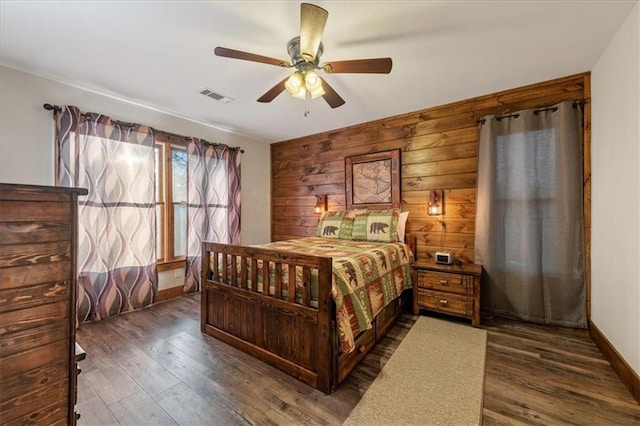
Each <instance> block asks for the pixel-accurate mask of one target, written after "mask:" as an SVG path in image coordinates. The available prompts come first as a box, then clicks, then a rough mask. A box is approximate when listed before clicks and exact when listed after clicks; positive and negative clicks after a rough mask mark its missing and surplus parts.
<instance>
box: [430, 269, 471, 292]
mask: <svg viewBox="0 0 640 426" xmlns="http://www.w3.org/2000/svg"><path fill="white" fill-rule="evenodd" d="M468 278H469V277H466V276H465V275H462V274H452V273H448V272H436V271H418V287H419V288H426V289H430V290H438V291H445V292H451V293H457V294H463V295H470V294H472V289H471V286H470V285H469V284H473V279H471V280H469V279H468Z"/></svg>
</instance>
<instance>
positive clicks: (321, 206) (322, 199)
mask: <svg viewBox="0 0 640 426" xmlns="http://www.w3.org/2000/svg"><path fill="white" fill-rule="evenodd" d="M314 211H315V213H316V214H321V213H322V212H325V211H327V196H326V194H325V195H316V206H315V208H314Z"/></svg>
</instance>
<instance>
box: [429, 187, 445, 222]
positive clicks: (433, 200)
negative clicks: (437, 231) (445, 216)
mask: <svg viewBox="0 0 640 426" xmlns="http://www.w3.org/2000/svg"><path fill="white" fill-rule="evenodd" d="M443 205H444V191H443V190H442V189H433V190H431V191H429V207H428V208H427V211H428V213H429V215H431V216H436V215H441V214H442V211H443Z"/></svg>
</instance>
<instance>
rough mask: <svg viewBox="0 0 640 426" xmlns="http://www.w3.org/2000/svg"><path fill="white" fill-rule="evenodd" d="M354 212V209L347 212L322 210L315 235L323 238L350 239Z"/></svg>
mask: <svg viewBox="0 0 640 426" xmlns="http://www.w3.org/2000/svg"><path fill="white" fill-rule="evenodd" d="M355 213H356V211H355V210H354V211H349V212H345V211H340V212H324V213H323V214H322V217H321V218H320V223H319V224H318V231H317V232H316V235H317V236H318V237H325V238H341V239H343V240H348V239H350V238H351V231H352V230H353V219H354V217H355Z"/></svg>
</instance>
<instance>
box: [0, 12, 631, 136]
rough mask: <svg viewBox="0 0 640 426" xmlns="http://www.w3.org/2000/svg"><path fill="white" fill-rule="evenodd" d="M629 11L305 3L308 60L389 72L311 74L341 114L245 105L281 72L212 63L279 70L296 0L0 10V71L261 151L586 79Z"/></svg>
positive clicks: (318, 105)
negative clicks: (315, 36)
mask: <svg viewBox="0 0 640 426" xmlns="http://www.w3.org/2000/svg"><path fill="white" fill-rule="evenodd" d="M636 2H637V0H629V1H593V0H589V1H579V0H575V1H571V0H568V1H542V0H540V1H526V0H520V1H513V0H512V1H348V2H347V1H315V2H313V3H314V4H316V5H318V6H321V7H323V8H325V9H327V10H328V11H329V18H328V21H327V25H326V28H325V32H324V37H323V43H324V55H323V56H322V62H325V61H326V62H330V61H332V60H345V59H364V58H373V57H386V56H389V57H391V58H392V59H393V69H392V71H391V74H389V75H374V74H332V75H324V74H321V75H322V77H323V78H326V80H327V81H328V82H329V83H330V84H331V86H332V87H333V88H334V89H335V90H336V91H337V92H338V93H339V94H340V95H341V96H342V97H343V98H344V99H345V101H346V104H345V105H343V106H341V107H339V108H336V109H331V108H329V106H328V105H327V104H326V102H325V101H324V100H323V99H322V98H319V99H315V100H313V101H311V105H310V108H311V114H310V116H309V117H306V118H304V117H303V112H304V109H305V105H304V103H305V101H302V100H298V99H294V98H293V97H291V96H290V95H288V94H287V93H286V92H283V93H282V94H280V95H279V96H278V97H277V98H276V99H275V100H274V101H273V102H271V103H269V104H262V103H258V102H256V99H257V98H259V97H260V96H261V95H262V94H264V93H265V92H266V91H267V90H268V89H269V88H271V87H272V86H274V85H275V84H276V83H277V82H279V81H280V80H282V79H283V78H284V77H286V76H287V75H288V74H290V73H291V70H288V69H285V68H280V67H276V66H271V65H266V64H260V63H252V62H247V61H241V60H235V59H228V58H221V57H216V56H214V54H213V49H214V48H215V47H216V46H223V47H228V48H231V49H237V50H244V51H248V52H251V53H256V54H260V55H265V56H271V57H275V58H281V59H289V58H288V56H287V51H286V45H287V42H288V41H289V39H291V38H292V37H294V36H296V35H298V34H299V26H300V2H297V1H208V2H207V1H183V2H180V1H163V2H159V1H157V2H142V1H139V2H136V1H121V2H116V1H103V2H97V1H81V2H54V1H45V2H35V1H7V0H0V64H2V65H5V66H8V67H12V68H16V69H19V70H23V71H27V72H30V73H32V74H36V75H40V76H43V77H47V78H51V79H53V80H57V81H60V82H64V83H68V84H71V85H73V86H76V87H80V88H83V89H88V90H91V91H94V92H98V93H101V94H105V95H109V96H113V97H116V98H119V99H123V100H128V101H130V102H134V103H136V104H140V105H144V106H148V107H151V108H154V109H158V110H161V111H164V112H167V113H170V114H174V115H177V116H180V117H183V118H187V119H190V120H193V121H197V122H200V123H205V124H208V125H211V126H214V127H217V128H222V129H225V130H228V131H231V132H234V133H238V134H241V135H246V136H250V137H254V138H258V139H261V140H265V141H267V142H273V141H280V140H286V139H290V138H294V137H299V136H304V135H309V134H314V133H319V132H322V131H326V130H331V129H336V128H340V127H344V126H349V125H352V124H357V123H362V122H367V121H371V120H375V119H378V118H383V117H388V116H392V115H397V114H401V113H405V112H410V111H416V110H420V109H423V108H428V107H431V106H436V105H442V104H446V103H449V102H454V101H458V100H462V99H467V98H470V97H474V96H479V95H483V94H487V93H492V92H496V91H499V90H504V89H509V88H513V87H518V86H522V85H525V84H530V83H535V82H539V81H544V80H548V79H552V78H556V77H562V76H566V75H570V74H575V73H579V72H583V71H589V70H591V68H592V67H593V65H594V64H595V63H596V61H597V60H598V58H599V56H600V54H601V53H602V52H603V50H604V49H605V47H606V45H607V43H608V42H609V40H610V39H611V38H612V37H613V35H614V34H615V32H616V30H617V29H618V28H619V27H620V25H621V24H622V23H623V22H624V20H625V18H626V17H627V15H628V14H629V13H630V11H631V9H632V8H633V6H634V5H635V3H636ZM205 87H207V88H209V89H212V90H214V91H216V92H219V93H222V94H224V95H226V96H229V97H231V98H234V99H235V101H234V102H232V103H229V104H222V103H219V102H216V101H214V100H212V99H209V98H206V97H204V96H202V95H200V94H199V92H200V90H202V89H203V88H205ZM49 101H50V102H52V103H55V102H56V100H55V99H50V100H49ZM97 112H99V111H97ZM122 119H126V117H122Z"/></svg>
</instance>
